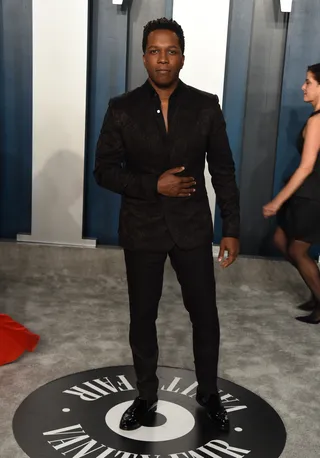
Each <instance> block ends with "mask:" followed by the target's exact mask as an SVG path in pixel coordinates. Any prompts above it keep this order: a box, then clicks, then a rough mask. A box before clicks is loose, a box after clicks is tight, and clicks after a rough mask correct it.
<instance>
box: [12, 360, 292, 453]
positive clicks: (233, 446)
mask: <svg viewBox="0 0 320 458" xmlns="http://www.w3.org/2000/svg"><path fill="white" fill-rule="evenodd" d="M158 377H159V381H160V384H159V403H158V409H157V414H156V416H155V417H153V418H152V421H150V422H148V421H146V423H145V424H144V425H143V426H142V427H141V428H139V429H138V430H136V431H131V432H128V431H122V430H120V429H119V428H118V424H119V420H120V418H121V415H122V413H123V412H124V411H125V410H126V408H127V407H128V406H129V405H130V403H131V402H132V401H133V399H134V398H135V397H136V396H137V392H136V390H135V375H134V370H133V367H132V366H117V367H106V368H102V369H95V370H90V371H86V372H80V373H77V374H72V375H69V376H66V377H63V378H60V379H58V380H54V381H52V382H50V383H48V384H47V385H44V386H42V387H40V388H38V389H37V390H36V391H34V392H33V393H31V394H30V395H29V396H28V397H27V398H26V399H25V400H24V401H23V403H22V404H21V405H20V407H19V408H18V409H17V411H16V413H15V416H14V419H13V431H14V435H15V438H16V440H17V442H18V444H19V445H20V447H21V448H22V449H23V450H24V451H25V453H26V454H27V456H29V457H30V458H40V457H41V458H59V457H61V458H63V457H67V458H82V457H87V458H106V457H108V458H227V457H232V458H243V457H249V458H278V457H280V455H281V453H282V451H283V448H284V445H285V442H286V431H285V428H284V425H283V423H282V421H281V419H280V417H279V415H278V414H277V412H276V411H275V410H274V409H273V408H272V407H271V406H270V405H269V404H268V403H267V402H265V401H264V400H263V399H261V398H260V397H259V396H257V395H255V394H254V393H252V392H251V391H248V390H247V389H245V388H242V387H241V386H239V385H236V384H234V383H232V382H230V381H227V380H223V379H219V390H220V396H221V399H222V402H223V404H224V406H225V408H226V409H227V411H228V413H229V418H230V422H231V429H230V432H229V433H220V432H218V431H216V430H215V428H214V425H213V424H212V423H211V421H210V419H209V418H208V417H207V415H206V413H205V411H204V409H203V408H201V407H200V406H199V405H198V404H197V402H196V400H195V393H196V386H197V383H196V379H195V374H194V372H193V371H189V370H185V369H176V368H169V367H159V369H158Z"/></svg>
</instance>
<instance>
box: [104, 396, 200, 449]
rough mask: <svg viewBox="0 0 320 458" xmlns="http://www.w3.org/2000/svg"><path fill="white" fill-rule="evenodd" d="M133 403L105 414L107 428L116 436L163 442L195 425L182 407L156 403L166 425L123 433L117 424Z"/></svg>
mask: <svg viewBox="0 0 320 458" xmlns="http://www.w3.org/2000/svg"><path fill="white" fill-rule="evenodd" d="M132 402H133V401H127V402H122V403H121V404H117V405H116V406H114V407H112V408H111V409H110V410H109V411H108V413H107V414H106V417H105V421H106V424H107V426H108V427H109V428H110V429H111V430H112V431H113V432H115V433H116V434H119V435H120V436H123V437H128V438H129V439H133V440H137V441H144V442H164V441H170V440H174V439H178V438H179V437H182V436H185V435H186V434H188V433H189V432H190V431H191V430H192V429H193V428H194V425H195V420H194V417H193V415H192V414H191V413H190V412H189V410H187V409H185V408H184V407H182V406H180V405H178V404H174V403H173V402H168V401H158V407H157V412H158V413H160V414H161V415H163V416H164V417H165V418H166V420H167V421H166V423H165V424H164V425H161V426H152V427H149V426H141V427H140V428H139V429H136V430H134V431H124V430H122V429H120V428H119V423H120V420H121V417H122V415H123V414H124V412H125V411H126V410H127V409H128V407H130V405H131V404H132Z"/></svg>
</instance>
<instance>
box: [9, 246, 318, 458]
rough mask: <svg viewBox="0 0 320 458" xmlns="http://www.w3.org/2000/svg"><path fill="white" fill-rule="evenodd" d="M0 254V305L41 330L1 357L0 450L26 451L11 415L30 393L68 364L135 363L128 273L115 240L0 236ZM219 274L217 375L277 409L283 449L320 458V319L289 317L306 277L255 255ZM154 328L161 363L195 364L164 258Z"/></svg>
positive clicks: (12, 457) (73, 368) (70, 368)
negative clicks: (106, 244)
mask: <svg viewBox="0 0 320 458" xmlns="http://www.w3.org/2000/svg"><path fill="white" fill-rule="evenodd" d="M0 259H1V266H0V313H8V314H9V315H10V316H11V317H12V318H13V319H15V320H17V321H19V322H21V323H23V324H24V325H25V326H27V327H29V328H30V329H31V330H32V331H34V332H36V333H39V334H40V335H41V338H42V339H41V342H40V344H39V346H38V348H37V350H36V352H35V353H31V354H25V355H24V356H23V357H22V358H21V359H20V360H19V361H18V362H16V363H13V364H10V365H7V366H3V367H0V407H1V409H0V457H1V458H22V457H25V456H26V455H25V454H24V453H23V452H22V451H21V450H20V449H19V447H18V445H17V444H16V442H15V440H14V437H13V434H12V426H11V423H12V418H13V415H14V412H15V410H16V409H17V407H18V406H19V404H20V403H21V402H22V401H23V399H24V398H25V397H26V396H27V395H28V394H29V393H31V392H32V391H34V390H35V389H36V388H38V387H40V386H41V385H43V384H45V383H47V382H49V381H51V380H53V379H56V378H59V377H61V376H64V375H67V374H71V373H75V372H78V371H84V370H88V369H92V368H99V367H104V366H110V365H124V364H131V363H132V361H131V354H130V350H129V346H128V340H127V333H128V312H127V293H126V281H125V275H124V264H123V256H122V252H121V250H118V249H113V248H99V249H96V250H90V249H89V250H88V249H77V248H63V247H45V246H31V245H18V244H15V243H0ZM216 276H217V287H218V304H219V314H220V319H221V331H222V332H221V357H220V376H221V377H222V378H225V379H229V380H231V381H233V382H235V383H237V384H239V385H242V386H244V387H246V388H248V389H249V390H251V391H252V392H254V393H256V394H258V395H260V396H261V397H262V398H264V399H265V400H266V401H268V402H269V403H270V404H271V405H272V406H273V407H274V408H275V409H276V410H277V412H278V413H279V414H280V416H281V417H282V419H283V421H284V424H285V426H286V429H287V433H288V440H287V444H286V448H285V450H284V452H283V454H282V455H281V456H282V457H283V458H298V457H299V458H302V457H303V458H318V457H319V456H320V448H319V447H320V421H319V420H320V401H319V397H318V393H319V388H320V370H319V368H320V353H319V344H320V325H319V326H308V325H305V324H303V323H299V322H297V321H296V320H294V316H296V315H297V309H296V305H298V304H299V303H301V302H303V301H304V300H305V299H307V298H308V292H307V290H306V288H305V286H304V284H303V283H302V281H301V280H300V278H299V276H298V275H297V273H296V272H295V271H294V269H293V268H292V267H291V266H289V265H288V264H287V263H285V262H281V261H269V260H261V259H245V258H240V259H239V260H238V261H237V263H236V264H235V265H234V266H232V267H230V268H229V269H228V270H226V271H222V270H221V269H219V267H218V266H217V268H216ZM158 332H159V344H160V349H161V351H160V361H159V364H160V365H164V366H177V367H183V368H187V369H193V355H192V343H191V338H190V336H191V332H190V324H189V321H188V316H187V313H186V312H185V310H184V309H183V306H182V303H181V297H180V291H179V287H178V285H177V282H176V279H175V276H174V273H173V272H172V270H171V267H170V266H169V265H168V268H167V270H166V276H165V286H164V293H163V298H162V302H161V306H160V311H159V319H158ZM39 458H41V457H39ZM256 458H259V457H256Z"/></svg>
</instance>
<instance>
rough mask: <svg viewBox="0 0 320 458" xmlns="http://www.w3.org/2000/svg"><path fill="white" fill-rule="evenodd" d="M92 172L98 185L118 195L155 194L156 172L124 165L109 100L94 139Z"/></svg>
mask: <svg viewBox="0 0 320 458" xmlns="http://www.w3.org/2000/svg"><path fill="white" fill-rule="evenodd" d="M93 173H94V177H95V179H96V182H97V183H98V185H99V186H102V187H103V188H106V189H109V190H110V191H113V192H116V193H118V194H122V195H125V196H128V197H134V198H137V199H142V200H149V199H152V198H154V197H155V196H156V194H157V184H158V177H157V176H156V175H152V174H146V173H145V174H144V173H134V172H132V171H130V170H128V169H127V168H126V166H125V147H124V144H123V140H122V136H121V129H120V126H119V121H118V120H117V116H116V114H115V112H114V107H113V103H112V101H110V102H109V106H108V110H107V113H106V115H105V118H104V121H103V125H102V128H101V132H100V136H99V139H98V143H97V148H96V157H95V169H94V172H93Z"/></svg>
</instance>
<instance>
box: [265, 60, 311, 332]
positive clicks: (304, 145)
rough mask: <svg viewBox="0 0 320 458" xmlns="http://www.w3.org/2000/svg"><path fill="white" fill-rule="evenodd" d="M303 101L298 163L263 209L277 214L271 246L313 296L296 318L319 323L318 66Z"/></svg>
mask: <svg viewBox="0 0 320 458" xmlns="http://www.w3.org/2000/svg"><path fill="white" fill-rule="evenodd" d="M302 90H303V94H304V101H305V102H307V103H310V104H311V105H312V106H313V108H314V112H313V113H312V114H311V116H310V117H309V119H308V120H307V122H306V124H305V126H304V127H303V129H302V131H301V133H300V137H299V140H298V148H299V152H300V154H301V162H300V165H299V167H298V168H297V170H296V171H295V172H294V174H293V175H292V176H291V178H290V180H289V181H288V182H287V184H286V185H285V187H284V188H283V189H282V190H281V191H280V192H279V194H278V195H277V196H276V197H275V198H274V199H273V200H272V201H271V202H269V203H268V204H267V205H265V206H264V207H263V215H264V217H265V218H269V217H270V216H274V215H276V214H278V215H277V216H278V227H277V229H276V232H275V234H274V243H275V245H276V246H277V248H279V250H280V251H281V252H282V253H283V254H284V256H285V257H286V259H287V260H288V261H290V262H291V264H292V265H294V267H296V268H297V269H298V271H299V273H300V275H301V277H302V278H303V280H304V281H305V283H306V284H307V286H308V288H309V289H310V291H311V293H312V301H310V303H309V306H308V307H306V308H305V310H307V309H309V310H312V312H311V314H310V315H307V316H302V317H297V320H299V321H302V322H304V323H310V324H318V323H320V272H319V269H318V266H317V264H316V262H315V261H314V260H313V259H312V258H311V257H310V256H309V254H308V251H309V248H310V246H311V245H312V244H315V243H320V154H319V153H320V63H319V64H315V65H311V66H310V67H308V71H307V77H306V80H305V82H304V84H303V86H302Z"/></svg>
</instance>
